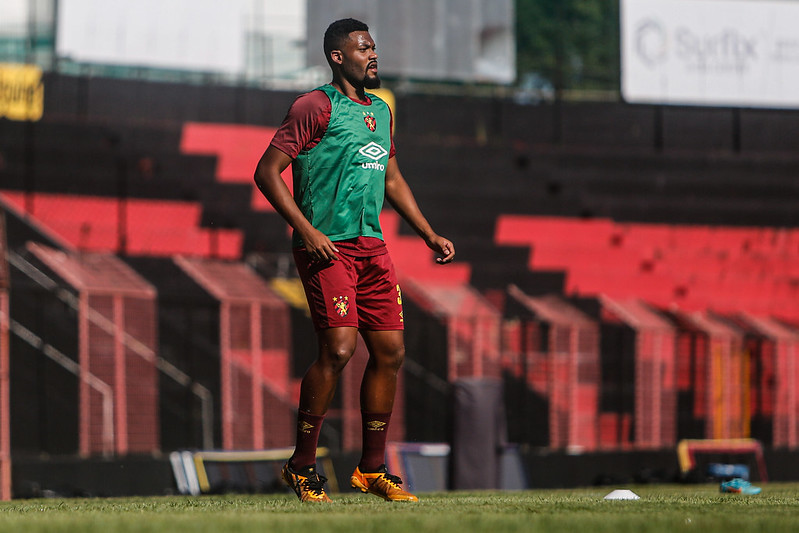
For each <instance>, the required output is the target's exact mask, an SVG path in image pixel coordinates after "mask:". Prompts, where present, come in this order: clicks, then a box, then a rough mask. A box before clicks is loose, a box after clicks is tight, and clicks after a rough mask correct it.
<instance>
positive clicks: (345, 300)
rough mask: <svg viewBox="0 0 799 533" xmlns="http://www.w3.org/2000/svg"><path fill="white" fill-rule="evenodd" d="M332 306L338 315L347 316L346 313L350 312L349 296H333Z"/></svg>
mask: <svg viewBox="0 0 799 533" xmlns="http://www.w3.org/2000/svg"><path fill="white" fill-rule="evenodd" d="M333 307H335V308H336V313H338V316H340V317H341V318H344V317H345V316H347V313H349V312H350V297H349V296H334V297H333Z"/></svg>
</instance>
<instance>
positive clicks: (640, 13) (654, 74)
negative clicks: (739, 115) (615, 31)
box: [621, 0, 799, 108]
mask: <svg viewBox="0 0 799 533" xmlns="http://www.w3.org/2000/svg"><path fill="white" fill-rule="evenodd" d="M621 41H622V46H621V90H622V96H623V98H624V99H625V100H626V101H628V102H632V103H655V104H682V105H707V106H730V107H773V108H799V2H797V1H765V0H764V1H751V0H748V1H746V0H621Z"/></svg>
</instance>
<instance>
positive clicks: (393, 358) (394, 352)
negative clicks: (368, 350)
mask: <svg viewBox="0 0 799 533" xmlns="http://www.w3.org/2000/svg"><path fill="white" fill-rule="evenodd" d="M372 360H373V361H374V362H375V363H376V364H377V365H379V366H381V367H383V368H386V369H391V370H395V371H396V370H399V369H400V368H402V363H403V362H404V361H405V345H404V344H401V343H400V344H397V345H391V346H384V347H382V348H381V349H380V350H379V351H376V352H375V353H374V354H372Z"/></svg>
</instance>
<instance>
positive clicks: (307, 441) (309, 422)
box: [289, 411, 325, 471]
mask: <svg viewBox="0 0 799 533" xmlns="http://www.w3.org/2000/svg"><path fill="white" fill-rule="evenodd" d="M324 420H325V415H312V414H311V413H308V412H306V411H299V412H298V413H297V444H296V446H295V448H294V455H292V456H291V459H290V460H289V464H290V466H291V468H292V469H293V470H295V471H296V470H297V469H301V468H304V467H306V466H308V465H312V464H314V463H316V447H317V445H318V443H319V430H320V429H321V428H322V422H323V421H324Z"/></svg>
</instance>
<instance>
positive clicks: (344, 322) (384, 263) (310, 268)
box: [294, 249, 403, 331]
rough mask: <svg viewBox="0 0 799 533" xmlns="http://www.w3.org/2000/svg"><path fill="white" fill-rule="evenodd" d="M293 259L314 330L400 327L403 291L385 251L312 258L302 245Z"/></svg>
mask: <svg viewBox="0 0 799 533" xmlns="http://www.w3.org/2000/svg"><path fill="white" fill-rule="evenodd" d="M294 261H295V263H296V265H297V271H298V272H299V274H300V279H301V280H302V285H303V287H305V297H306V298H307V299H308V307H309V308H310V310H311V319H312V320H313V324H314V327H315V328H316V330H317V331H318V330H322V329H326V328H336V327H342V326H351V327H356V328H360V329H366V330H375V331H379V330H397V329H403V322H402V293H401V292H400V286H399V283H398V282H397V274H396V273H395V272H394V264H393V263H392V262H391V257H389V255H388V254H387V253H384V254H381V255H374V256H370V257H353V256H349V255H345V254H343V253H339V254H338V260H336V261H328V262H324V261H312V260H311V257H310V255H309V254H308V252H306V251H305V250H304V249H295V250H294Z"/></svg>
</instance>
